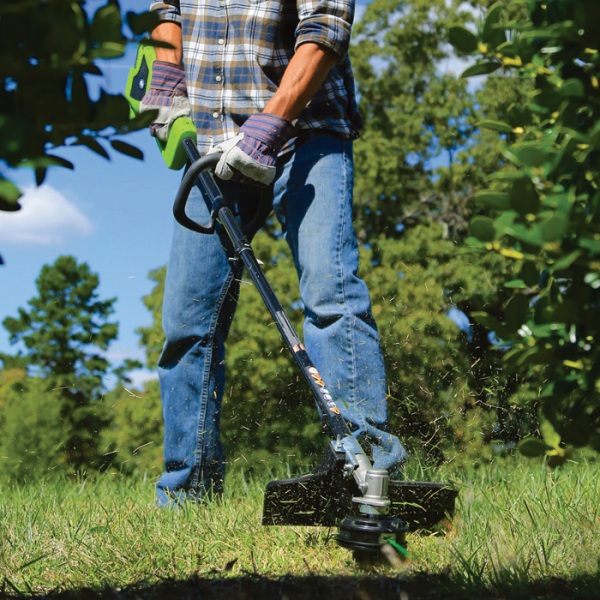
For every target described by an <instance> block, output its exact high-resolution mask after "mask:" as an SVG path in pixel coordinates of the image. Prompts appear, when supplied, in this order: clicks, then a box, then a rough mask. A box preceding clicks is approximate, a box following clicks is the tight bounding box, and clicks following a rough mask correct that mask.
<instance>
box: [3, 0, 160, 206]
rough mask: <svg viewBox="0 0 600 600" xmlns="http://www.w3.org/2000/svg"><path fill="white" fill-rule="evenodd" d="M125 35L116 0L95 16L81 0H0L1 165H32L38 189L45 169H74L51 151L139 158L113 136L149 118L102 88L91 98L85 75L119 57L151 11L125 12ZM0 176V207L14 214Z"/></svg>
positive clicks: (14, 191)
mask: <svg viewBox="0 0 600 600" xmlns="http://www.w3.org/2000/svg"><path fill="white" fill-rule="evenodd" d="M126 21H127V25H128V27H129V30H130V34H129V37H127V36H126V35H125V33H124V23H123V17H122V15H121V12H120V8H119V3H118V1H117V0H107V2H106V4H105V5H104V6H101V7H99V8H98V9H97V10H96V11H95V12H94V13H93V15H89V14H88V11H87V10H86V2H85V0H53V1H51V2H50V1H48V0H28V1H22V0H4V1H3V2H2V4H1V5H0V77H1V80H2V85H1V86H0V165H2V163H3V164H4V167H5V168H22V167H26V168H30V169H33V170H34V171H35V175H36V181H37V183H38V184H40V183H41V182H42V181H43V180H44V177H45V175H46V171H47V169H48V168H49V167H52V166H60V167H66V168H69V169H71V168H73V165H72V164H71V163H70V162H68V161H66V160H65V159H63V158H61V157H60V156H59V155H57V154H55V150H56V149H57V148H59V147H60V146H85V147H87V148H89V149H90V150H92V151H94V152H96V153H98V154H100V155H101V156H104V157H106V158H108V152H107V150H106V148H105V142H108V145H109V146H110V147H112V149H113V150H116V151H117V152H123V153H125V154H127V155H129V156H134V157H138V158H141V156H142V155H141V152H140V151H139V150H138V149H137V148H134V147H132V146H131V145H129V144H127V143H125V142H123V141H122V140H120V139H118V136H119V135H120V134H123V133H127V132H129V131H133V130H136V129H140V128H143V127H145V126H146V125H147V124H148V119H149V118H152V115H150V116H149V115H144V116H140V117H137V118H135V119H130V115H129V106H128V103H127V100H126V99H125V98H124V96H123V95H121V94H108V93H107V92H105V91H104V90H102V89H101V90H100V93H99V96H98V98H95V99H94V98H92V97H91V96H90V93H89V90H88V81H89V78H90V77H96V76H101V75H102V71H101V69H100V68H99V66H98V61H99V60H109V59H115V58H120V57H122V56H123V55H124V53H125V49H126V45H127V43H128V42H131V41H135V40H137V39H139V38H140V36H141V35H142V34H144V33H145V32H146V31H149V30H151V29H152V28H153V27H154V25H155V24H156V16H155V15H154V14H151V13H148V12H146V13H141V14H135V13H127V15H126ZM3 171H4V172H2V171H0V210H18V208H19V204H18V199H19V197H20V195H21V192H20V191H19V189H18V188H17V187H16V185H15V184H14V183H13V182H12V181H10V179H9V178H8V177H7V175H6V171H5V169H3Z"/></svg>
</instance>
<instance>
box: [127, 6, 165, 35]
mask: <svg viewBox="0 0 600 600" xmlns="http://www.w3.org/2000/svg"><path fill="white" fill-rule="evenodd" d="M125 19H126V20H127V25H129V29H131V31H132V33H133V34H135V35H141V34H143V33H146V32H148V31H152V30H153V29H154V28H155V27H156V25H158V21H159V19H158V14H157V13H156V11H153V10H151V11H146V12H143V13H134V12H131V11H128V12H127V14H126V15H125Z"/></svg>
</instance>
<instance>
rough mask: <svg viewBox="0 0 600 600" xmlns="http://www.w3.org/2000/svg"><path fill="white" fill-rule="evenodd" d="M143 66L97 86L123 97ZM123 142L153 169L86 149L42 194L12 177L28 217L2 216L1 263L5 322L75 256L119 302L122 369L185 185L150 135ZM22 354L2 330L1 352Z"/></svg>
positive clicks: (72, 156) (133, 1)
mask: <svg viewBox="0 0 600 600" xmlns="http://www.w3.org/2000/svg"><path fill="white" fill-rule="evenodd" d="M88 4H89V5H90V6H91V7H95V6H100V5H102V4H104V2H88ZM145 5H146V3H145V2H143V1H142V2H140V0H122V1H121V8H122V10H123V11H126V10H137V11H140V10H142V8H143V7H144V6H145ZM134 59H135V47H132V48H131V49H130V50H129V51H128V53H127V55H126V56H125V57H124V58H122V59H119V60H113V61H106V62H104V63H103V64H102V65H101V68H102V70H103V73H104V76H103V79H102V81H100V78H98V77H96V78H94V79H96V80H98V82H99V83H101V85H102V86H103V87H104V89H106V90H107V91H108V92H111V93H121V92H123V90H124V88H125V83H126V80H127V74H128V71H129V68H130V67H131V65H132V64H133V62H134ZM122 139H124V140H125V141H127V142H129V143H131V144H133V145H135V146H137V147H138V148H140V149H141V150H143V152H144V156H145V160H144V161H139V160H135V159H132V158H129V157H127V156H124V155H120V154H118V153H116V152H114V151H110V154H111V160H110V161H107V160H106V159H104V158H101V157H99V156H97V155H95V154H94V153H92V152H91V151H89V150H87V149H84V148H76V149H60V150H58V151H56V154H58V155H60V156H63V157H65V158H66V159H68V160H70V161H72V162H73V163H74V164H75V170H74V171H70V170H67V169H60V168H55V169H51V170H50V171H49V172H48V177H47V178H46V182H45V183H44V185H43V186H42V187H40V188H35V185H34V183H33V178H32V176H31V173H30V172H28V171H23V172H22V173H20V172H12V173H11V176H13V177H16V181H17V182H18V183H19V185H20V186H21V187H22V188H23V189H24V190H26V194H25V196H24V197H23V199H22V202H21V204H22V207H23V208H22V210H21V211H18V212H15V213H5V212H0V255H2V258H3V259H4V263H5V264H4V265H2V266H0V290H1V293H0V321H2V320H3V319H4V318H5V317H7V316H16V315H17V309H18V307H26V303H27V301H28V300H29V299H30V298H32V297H34V296H35V295H36V287H35V280H36V278H37V276H38V275H39V272H40V270H41V268H42V266H43V265H45V264H51V263H53V262H54V261H55V260H56V259H57V258H58V257H59V256H60V255H63V254H70V255H73V256H75V257H76V258H77V260H79V261H85V262H87V263H88V264H89V265H90V268H91V269H92V271H94V272H96V273H98V275H99V277H100V287H99V294H100V297H101V298H103V299H106V298H112V297H116V298H117V301H116V303H115V308H116V312H115V315H114V316H113V320H117V321H118V322H119V324H120V333H119V338H118V340H117V341H116V342H114V343H113V345H112V346H111V348H110V350H109V356H110V358H111V360H114V362H115V363H118V362H120V360H122V359H124V358H128V357H131V358H139V359H141V358H142V357H143V354H142V351H141V349H140V348H139V346H138V336H137V335H136V334H135V329H136V328H137V327H139V326H141V325H145V324H148V323H149V322H150V314H149V313H148V311H147V310H146V308H145V307H144V305H143V304H142V300H141V298H142V297H143V296H144V295H146V294H148V293H149V292H150V290H151V289H152V282H151V281H150V280H149V279H148V277H147V275H148V273H149V271H151V270H152V269H155V268H157V267H159V266H161V265H164V264H165V263H166V260H167V256H168V251H169V246H170V239H171V227H172V225H171V223H172V220H171V206H172V200H173V196H174V193H175V191H176V188H177V184H178V181H179V178H180V173H178V172H174V171H169V170H168V169H167V168H166V167H165V165H164V163H163V162H162V158H161V156H160V154H159V153H158V150H157V148H156V144H155V142H154V140H153V139H152V138H150V136H149V135H148V133H147V132H146V131H142V132H138V133H134V134H131V135H128V136H125V137H124V138H122ZM14 349H15V348H14V347H11V346H10V344H9V341H8V334H7V332H6V330H5V329H4V328H3V327H0V351H4V352H12V351H14ZM139 376H143V374H142V373H140V374H138V377H139Z"/></svg>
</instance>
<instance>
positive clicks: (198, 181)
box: [173, 139, 223, 233]
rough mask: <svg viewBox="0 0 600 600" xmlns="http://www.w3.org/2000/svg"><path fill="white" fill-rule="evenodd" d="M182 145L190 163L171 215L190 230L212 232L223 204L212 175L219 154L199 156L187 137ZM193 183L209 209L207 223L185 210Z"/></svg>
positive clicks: (193, 144)
mask: <svg viewBox="0 0 600 600" xmlns="http://www.w3.org/2000/svg"><path fill="white" fill-rule="evenodd" d="M183 146H184V147H185V151H186V153H187V156H188V158H189V160H190V163H191V164H190V166H189V168H188V170H187V171H186V173H185V175H184V176H183V179H182V180H181V183H180V185H179V189H178V190H177V195H176V196H175V202H174V203H173V215H174V216H175V219H176V220H177V222H178V223H179V224H180V225H183V226H184V227H187V228H188V229H191V230H192V231H196V232H198V233H213V232H214V230H215V225H216V222H217V214H218V212H219V209H220V208H221V207H222V206H223V194H221V190H220V189H219V186H218V185H217V184H216V182H215V180H214V178H213V176H212V170H213V169H214V167H215V166H216V165H217V163H218V162H219V158H220V157H221V154H220V153H214V154H207V155H206V156H202V157H201V156H200V153H199V152H198V149H197V148H196V144H195V143H194V141H192V140H189V139H186V140H184V141H183ZM209 169H210V171H209ZM195 185H198V186H199V187H200V188H201V189H202V191H203V192H204V194H203V195H204V200H205V201H206V203H207V206H208V208H209V211H210V220H209V221H208V223H198V222H197V221H194V220H193V219H191V218H190V217H189V216H188V215H187V213H186V211H185V207H186V205H187V201H188V198H189V196H190V192H191V191H192V188H193V187H194V186H195Z"/></svg>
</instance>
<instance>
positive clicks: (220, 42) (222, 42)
mask: <svg viewBox="0 0 600 600" xmlns="http://www.w3.org/2000/svg"><path fill="white" fill-rule="evenodd" d="M224 43H225V40H224V39H223V38H219V44H220V45H221V46H222V45H223V44H224Z"/></svg>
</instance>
